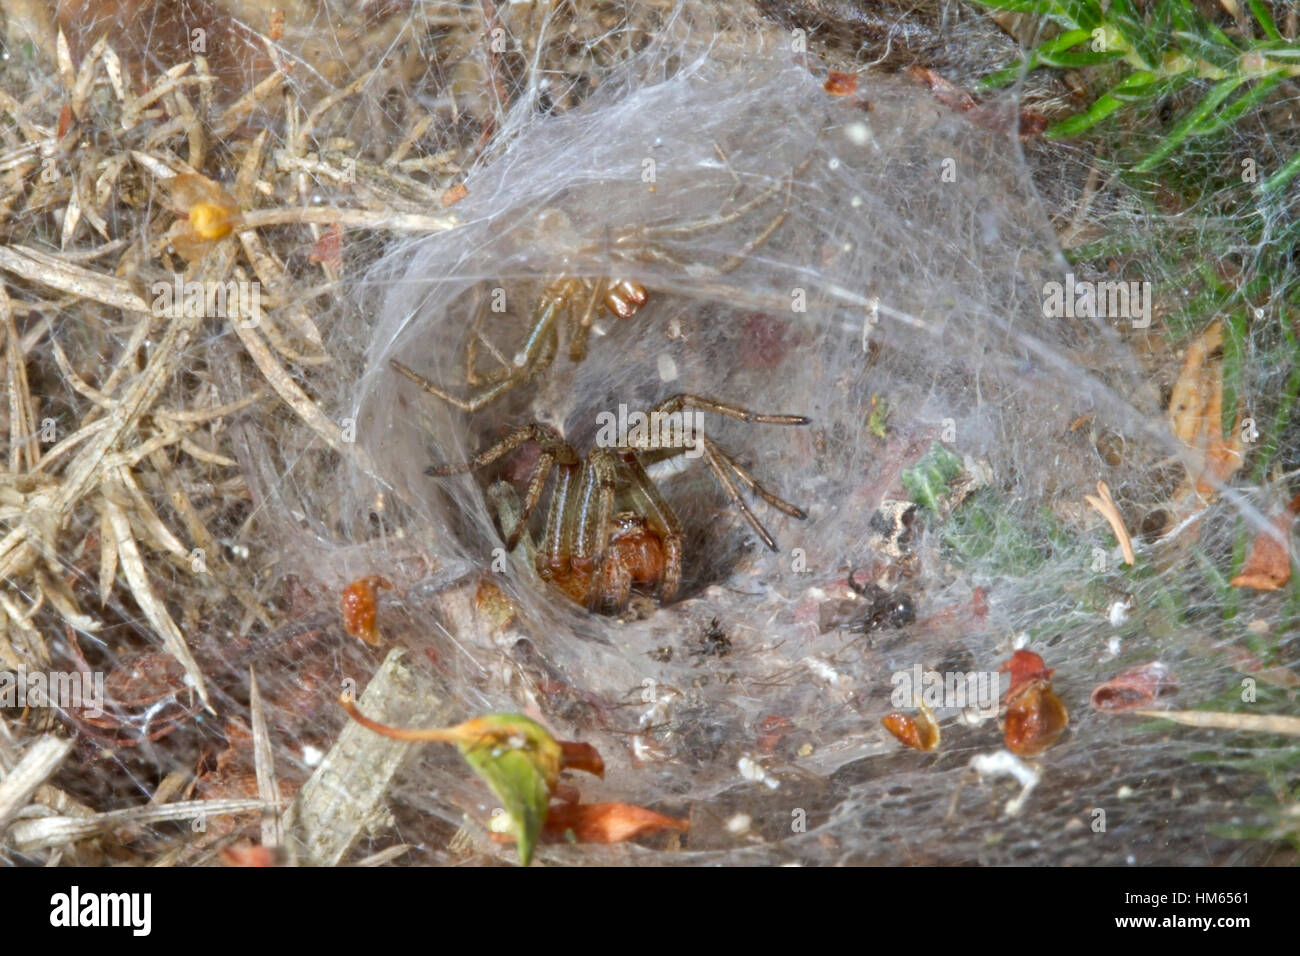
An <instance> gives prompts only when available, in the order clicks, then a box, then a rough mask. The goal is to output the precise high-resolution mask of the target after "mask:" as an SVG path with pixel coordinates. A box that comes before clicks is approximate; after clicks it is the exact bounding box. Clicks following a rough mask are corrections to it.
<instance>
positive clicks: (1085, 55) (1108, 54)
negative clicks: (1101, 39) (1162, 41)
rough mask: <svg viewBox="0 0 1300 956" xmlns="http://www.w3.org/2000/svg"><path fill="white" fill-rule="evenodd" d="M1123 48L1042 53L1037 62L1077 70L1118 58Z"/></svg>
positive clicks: (1122, 54) (1122, 52) (1121, 54)
mask: <svg viewBox="0 0 1300 956" xmlns="http://www.w3.org/2000/svg"><path fill="white" fill-rule="evenodd" d="M1124 52H1125V51H1123V50H1087V51H1085V52H1081V53H1042V54H1039V57H1038V62H1039V63H1042V64H1043V65H1044V66H1054V67H1058V68H1059V69H1063V70H1077V69H1080V68H1082V67H1085V66H1096V65H1097V64H1099V63H1107V62H1109V61H1111V60H1118V59H1119V58H1120V57H1122V56H1124Z"/></svg>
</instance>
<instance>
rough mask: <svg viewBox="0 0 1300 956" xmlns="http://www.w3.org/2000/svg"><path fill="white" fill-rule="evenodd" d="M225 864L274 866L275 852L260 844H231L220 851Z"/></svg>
mask: <svg viewBox="0 0 1300 956" xmlns="http://www.w3.org/2000/svg"><path fill="white" fill-rule="evenodd" d="M221 861H222V862H223V863H225V864H226V866H275V854H274V853H272V852H271V851H270V849H268V848H267V847H264V846H262V845H261V844H256V843H255V844H252V845H249V846H231V847H226V848H225V849H224V850H222V851H221Z"/></svg>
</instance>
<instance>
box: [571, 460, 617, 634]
mask: <svg viewBox="0 0 1300 956" xmlns="http://www.w3.org/2000/svg"><path fill="white" fill-rule="evenodd" d="M617 486H618V481H617V458H615V456H614V453H613V452H611V451H610V450H609V449H607V448H597V449H594V450H593V451H592V452H591V454H590V455H588V456H587V461H586V463H585V464H584V465H583V467H582V485H581V487H580V488H579V489H578V495H577V498H576V499H575V501H574V503H573V504H574V511H573V515H572V519H571V520H570V522H569V527H570V528H571V529H572V533H573V550H572V551H571V552H570V554H571V556H572V560H573V561H574V562H575V563H577V564H578V565H579V567H582V568H586V567H588V566H590V567H591V570H592V574H593V579H592V581H593V584H594V583H597V582H600V581H602V580H603V578H604V564H605V558H606V553H607V551H608V546H609V537H610V532H611V530H612V528H613V520H614V492H615V490H616V489H617ZM604 598H605V596H604V595H602V594H601V589H600V588H599V587H592V588H591V589H590V593H589V594H588V596H587V608H588V610H595V609H596V606H597V605H598V604H599V603H600V602H601V601H602V600H604ZM625 603H626V602H625Z"/></svg>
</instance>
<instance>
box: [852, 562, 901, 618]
mask: <svg viewBox="0 0 1300 956" xmlns="http://www.w3.org/2000/svg"><path fill="white" fill-rule="evenodd" d="M856 574H857V571H856V570H854V571H850V572H849V587H851V588H852V589H853V590H854V591H855V592H857V593H858V594H859V595H861V596H862V597H863V598H865V599H866V601H867V607H866V608H865V609H864V610H863V611H861V612H859V613H858V614H855V615H854V621H853V624H854V625H856V626H859V627H861V628H862V633H863V634H870V633H871V632H872V631H875V630H878V629H879V628H882V627H903V626H905V625H907V624H911V623H912V622H913V621H915V620H916V605H915V603H914V602H913V601H912V597H911V595H909V594H907V593H906V592H905V591H886V590H885V589H884V588H882V587H881V586H880V585H878V584H873V583H872V582H870V581H858V580H856V578H855V577H854V575H856Z"/></svg>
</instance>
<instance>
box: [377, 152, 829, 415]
mask: <svg viewBox="0 0 1300 956" xmlns="http://www.w3.org/2000/svg"><path fill="white" fill-rule="evenodd" d="M719 155H720V156H721V157H722V159H723V161H724V162H725V161H726V156H725V155H723V154H722V152H721V150H719ZM809 162H811V158H810V159H808V160H804V162H803V163H801V164H800V165H799V167H798V168H796V169H795V170H793V171H792V172H791V173H790V175H789V176H787V177H782V179H781V180H779V181H778V182H776V183H774V184H772V185H771V186H768V187H767V188H766V189H763V190H761V191H759V193H758V194H757V195H755V196H753V197H751V198H750V199H748V200H746V201H745V202H743V203H740V204H739V205H737V206H736V207H735V208H734V209H732V210H731V211H730V212H727V213H724V214H719V215H716V216H712V217H710V218H708V219H701V220H697V221H694V222H687V223H681V224H679V225H675V226H671V225H667V226H666V225H652V226H640V227H636V228H630V229H626V230H623V231H622V232H618V233H615V234H614V235H613V236H609V235H605V236H603V237H602V239H601V241H600V242H599V243H593V244H590V245H587V246H583V247H581V248H579V249H577V250H576V252H575V253H574V254H575V256H577V257H582V256H587V255H592V254H595V253H598V252H605V253H607V254H612V255H613V256H614V257H615V258H617V259H621V260H626V261H641V262H653V263H658V264H661V265H670V266H675V267H677V268H680V269H682V270H683V271H687V267H686V265H685V264H684V263H682V262H681V261H680V260H678V259H677V258H675V257H674V256H673V255H672V254H671V253H669V252H668V251H667V250H665V249H663V248H661V247H659V246H657V245H655V244H654V242H655V240H663V239H685V238H689V237H690V236H693V235H696V234H697V233H700V232H704V231H707V230H710V229H717V228H719V227H722V226H726V225H729V224H730V223H733V222H735V221H737V220H738V219H740V218H741V217H743V216H745V215H746V214H748V213H749V212H751V211H753V210H754V209H757V208H759V207H760V206H763V205H764V204H766V203H768V202H770V201H771V200H773V199H774V198H776V196H777V195H778V194H779V193H780V192H782V190H784V191H785V200H784V201H783V202H782V204H781V208H780V210H779V211H778V212H777V214H776V216H775V217H774V218H773V219H772V220H771V221H770V222H768V224H767V225H766V226H764V227H763V228H762V229H761V230H760V231H759V233H758V234H757V235H756V236H754V237H753V238H751V239H749V240H748V241H747V242H745V243H744V244H743V245H742V246H741V248H740V249H738V250H736V252H734V253H732V254H731V255H729V256H728V257H727V258H726V259H725V260H723V262H721V263H720V264H719V265H716V266H712V267H707V268H704V267H701V266H699V265H695V266H693V267H692V269H691V270H690V271H692V272H694V273H696V274H699V273H701V272H702V271H704V272H708V273H711V274H713V275H725V274H726V273H728V272H731V271H732V270H734V269H736V268H737V267H738V266H739V265H740V264H741V263H742V262H744V261H745V259H746V258H747V257H748V256H749V254H750V253H752V252H753V251H754V250H755V249H757V248H758V247H759V246H761V245H762V244H763V243H765V242H767V240H768V239H769V238H771V236H772V234H773V233H774V232H776V230H777V229H779V228H780V227H781V223H783V222H784V221H785V218H786V216H787V215H788V214H789V212H790V199H791V192H792V186H793V183H794V179H795V177H796V176H798V175H799V173H800V172H802V171H803V170H804V169H805V168H807V165H808V163H809ZM553 214H554V215H555V216H558V217H559V218H563V214H562V213H559V212H558V210H556V211H553ZM649 298H650V294H649V293H648V292H647V291H646V288H645V287H644V286H643V285H641V284H640V283H638V282H634V281H632V280H630V279H624V278H598V279H586V278H578V277H573V276H562V277H560V278H557V279H554V280H552V281H551V282H550V283H548V284H547V286H546V288H545V289H544V291H543V292H542V294H541V297H540V298H539V299H538V302H537V305H536V307H535V308H534V309H533V315H532V320H531V324H530V326H529V329H528V334H527V336H526V337H525V338H524V343H523V347H522V348H521V349H520V350H519V352H518V353H517V354H516V355H515V356H514V357H513V359H507V358H506V356H504V355H502V354H501V353H500V352H499V351H497V350H496V349H495V348H494V347H493V346H492V344H491V343H490V342H489V341H488V339H487V337H486V336H485V335H484V334H483V321H484V318H485V316H486V303H485V302H484V303H481V304H480V305H479V307H478V309H477V310H476V312H475V316H474V321H473V323H472V324H471V326H470V336H469V341H468V343H467V345H466V349H465V363H466V371H465V380H466V384H467V385H469V386H470V387H471V388H474V387H477V386H480V385H482V386H485V387H484V388H483V389H482V390H481V391H479V392H477V393H476V394H472V395H469V396H467V397H464V398H462V397H459V396H457V395H453V394H452V393H451V392H449V391H447V390H446V389H444V388H441V387H439V386H437V385H434V384H432V383H431V382H429V381H428V380H427V379H424V378H422V377H421V376H419V375H418V374H416V373H415V372H414V371H412V370H411V369H410V368H408V367H407V366H405V365H403V364H402V363H401V362H398V361H395V360H394V361H393V362H392V365H393V368H395V369H396V370H397V371H398V372H400V373H401V374H402V375H404V376H406V377H407V378H409V379H410V380H411V381H413V382H416V383H417V384H419V385H420V386H421V387H422V388H424V389H426V390H427V391H429V392H431V393H432V394H434V395H437V396H438V397H439V398H441V399H442V400H443V401H445V402H448V403H449V404H451V405H454V406H455V407H457V408H459V409H460V410H461V411H464V412H476V411H478V410H479V409H481V408H484V407H486V406H487V405H490V404H491V403H492V402H495V401H496V400H497V399H499V398H500V397H501V396H502V395H505V394H506V393H507V392H509V391H510V390H511V389H513V388H516V387H518V386H520V385H523V384H525V383H527V382H530V381H532V380H533V379H534V378H536V377H537V376H538V375H540V374H541V373H542V372H544V371H546V369H548V368H549V367H550V366H551V363H553V362H554V361H555V354H556V352H557V351H559V328H560V326H561V324H566V325H567V328H568V342H569V360H570V361H571V362H575V363H576V362H581V361H583V359H585V358H586V356H587V339H588V338H589V336H590V334H591V327H592V322H593V321H594V319H595V315H596V311H597V309H599V308H601V307H602V306H603V307H604V310H605V311H606V312H608V313H609V314H610V315H611V316H614V317H617V318H620V319H630V318H631V317H632V316H634V315H636V313H637V311H638V310H639V309H640V308H641V307H642V306H644V305H645V304H646V303H647V302H648V301H649ZM480 342H482V343H483V344H484V345H485V346H486V347H487V349H488V351H490V352H491V353H492V354H493V356H494V357H495V358H496V360H497V362H498V367H496V368H493V369H491V370H490V371H487V372H483V371H479V369H478V349H479V343H480Z"/></svg>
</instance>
